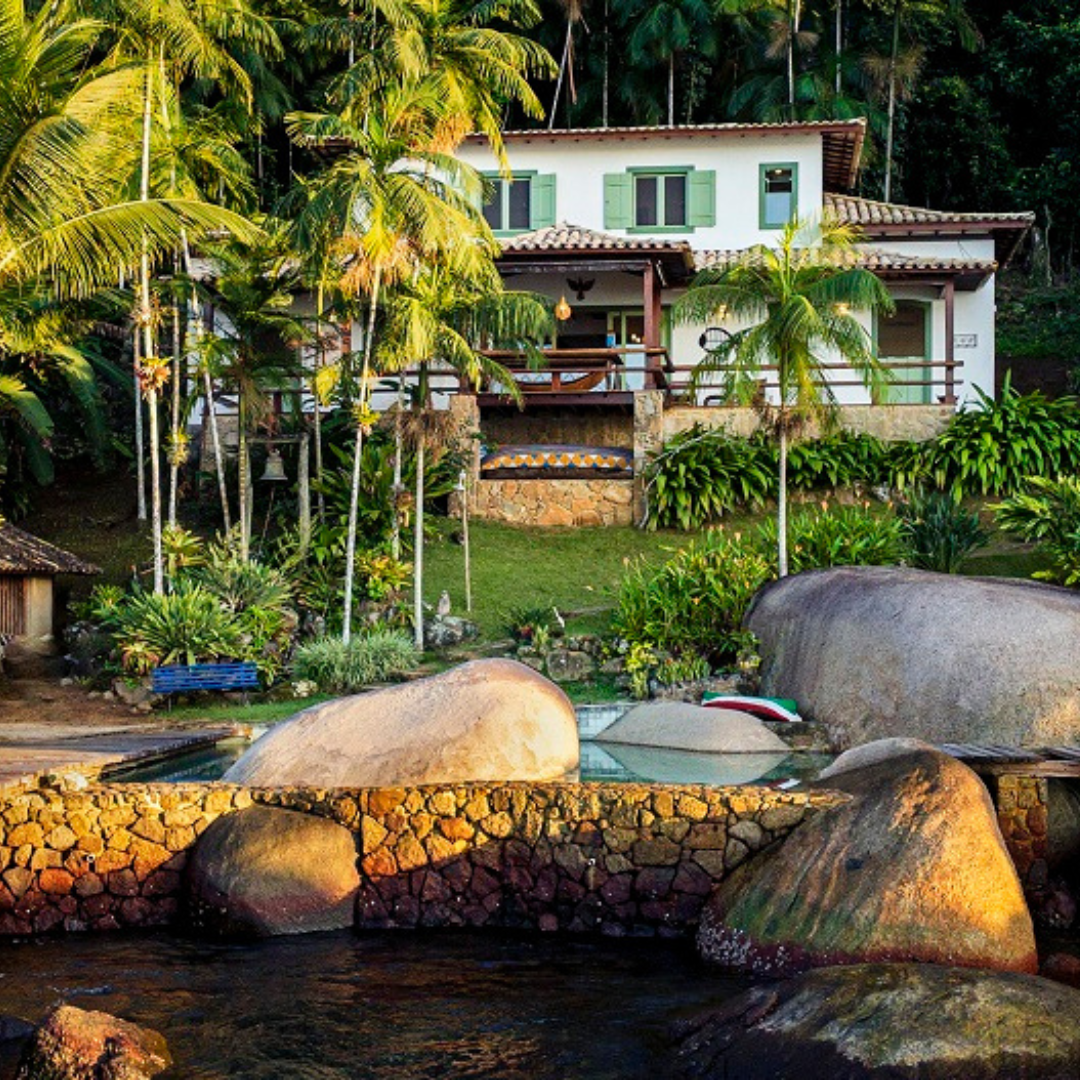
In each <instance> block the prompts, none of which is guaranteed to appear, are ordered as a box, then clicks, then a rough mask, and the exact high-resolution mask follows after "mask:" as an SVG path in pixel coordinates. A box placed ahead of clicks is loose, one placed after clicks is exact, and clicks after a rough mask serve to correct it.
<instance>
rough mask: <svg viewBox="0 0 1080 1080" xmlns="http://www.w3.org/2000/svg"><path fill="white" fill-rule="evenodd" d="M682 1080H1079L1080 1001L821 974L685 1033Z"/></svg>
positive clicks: (962, 975)
mask: <svg viewBox="0 0 1080 1080" xmlns="http://www.w3.org/2000/svg"><path fill="white" fill-rule="evenodd" d="M676 1038H677V1040H678V1046H677V1051H676V1074H677V1076H678V1077H679V1078H680V1080H777V1078H790V1077H796V1078H798V1080H864V1078H866V1080H869V1078H884V1077H887V1078H889V1080H1075V1077H1077V1076H1080V992H1077V991H1076V990H1071V989H1069V988H1068V987H1065V986H1060V985H1057V984H1055V983H1052V982H1049V981H1048V980H1046V979H1039V978H1035V977H1033V976H1030V975H1018V974H1012V973H1008V974H1003V973H993V972H985V971H972V970H970V969H963V968H947V967H935V966H931V965H925V964H866V965H860V966H858V967H848V968H829V969H826V970H819V971H811V972H807V973H806V974H804V975H800V976H798V977H797V978H794V979H792V980H790V981H789V982H785V983H781V984H779V985H773V986H757V987H754V988H753V989H751V990H749V991H747V992H746V993H744V994H741V995H739V996H738V997H737V998H734V999H732V1000H730V1001H728V1002H726V1003H725V1004H724V1005H723V1006H722V1007H721V1008H720V1009H718V1010H715V1011H714V1012H712V1013H707V1014H704V1015H702V1016H699V1017H697V1018H695V1019H693V1020H690V1021H688V1022H684V1023H683V1024H681V1025H679V1027H678V1028H677V1029H676Z"/></svg>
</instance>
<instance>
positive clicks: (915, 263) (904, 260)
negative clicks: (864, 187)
mask: <svg viewBox="0 0 1080 1080" xmlns="http://www.w3.org/2000/svg"><path fill="white" fill-rule="evenodd" d="M747 250H749V249H744V250H742V251H698V252H695V253H694V264H695V266H696V268H697V269H698V270H710V269H713V268H714V267H716V268H719V267H724V266H730V265H732V264H733V263H735V262H736V261H737V260H738V259H739V258H740V257H742V256H743V255H745V254H746V251H747ZM853 261H854V263H855V265H857V266H861V267H863V268H864V269H866V270H875V271H881V272H883V273H887V272H889V271H904V270H907V271H918V270H928V271H934V270H942V271H952V272H954V273H983V274H990V273H993V272H994V271H995V270H996V269H997V263H996V262H994V260H993V259H945V258H938V257H935V256H928V255H902V254H899V253H897V252H895V251H880V250H877V249H875V248H862V249H856V253H855V258H854V260H853Z"/></svg>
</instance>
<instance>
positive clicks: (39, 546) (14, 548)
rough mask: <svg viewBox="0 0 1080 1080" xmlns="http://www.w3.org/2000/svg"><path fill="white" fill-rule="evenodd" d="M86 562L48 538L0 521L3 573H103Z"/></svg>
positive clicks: (0, 563) (47, 575) (0, 558)
mask: <svg viewBox="0 0 1080 1080" xmlns="http://www.w3.org/2000/svg"><path fill="white" fill-rule="evenodd" d="M100 573H101V571H100V570H99V569H98V568H97V567H96V566H94V565H93V563H88V562H84V561H83V560H82V559H80V558H78V557H77V556H75V555H72V554H71V552H70V551H64V549H63V548H58V547H57V546H56V545H55V544H50V543H48V541H46V540H39V539H38V538H37V537H36V536H31V535H30V533H28V532H23V530H22V529H17V528H15V526H14V525H9V524H8V523H7V522H0V574H25V575H36V576H41V577H51V576H52V575H53V574H100Z"/></svg>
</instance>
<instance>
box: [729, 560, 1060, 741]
mask: <svg viewBox="0 0 1080 1080" xmlns="http://www.w3.org/2000/svg"><path fill="white" fill-rule="evenodd" d="M746 626H747V628H748V629H750V630H752V631H753V632H754V633H755V634H757V636H758V637H759V639H760V641H761V646H760V651H761V655H762V669H761V670H762V692H763V693H766V694H771V695H783V696H785V697H792V698H794V699H795V700H796V701H798V703H799V711H800V713H801V714H802V715H803V716H804V717H806V718H807V719H809V720H816V721H819V722H821V723H822V724H824V725H825V727H826V728H827V730H828V733H829V736H830V738H831V740H832V741H833V744H834V745H835V746H836V747H837V748H838V749H845V748H847V747H850V746H856V745H858V744H859V743H863V742H867V741H869V740H871V739H878V738H883V737H885V736H889V735H906V736H913V737H916V738H920V739H926V740H927V741H929V742H932V743H943V742H967V743H998V744H1004V745H1011V746H1025V745H1027V746H1034V745H1042V746H1047V745H1051V746H1053V745H1066V744H1070V743H1075V742H1077V741H1080V677H1078V675H1077V672H1080V594H1078V593H1077V592H1075V591H1073V590H1069V589H1061V588H1057V587H1055V586H1052V585H1041V584H1038V583H1036V582H1027V581H1016V580H1006V579H988V578H964V577H957V576H955V575H948V574H931V573H926V572H924V571H919V570H904V569H893V568H885V567H869V566H860V567H840V568H836V569H831V570H817V571H811V572H809V573H805V574H797V575H794V576H793V577H788V578H784V579H783V580H782V581H779V582H776V583H775V584H772V585H769V586H767V587H766V588H764V589H763V590H762V591H761V592H760V593H758V595H757V596H756V597H755V599H754V603H753V605H752V607H751V610H750V612H749V614H748V615H747V620H746Z"/></svg>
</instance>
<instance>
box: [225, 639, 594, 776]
mask: <svg viewBox="0 0 1080 1080" xmlns="http://www.w3.org/2000/svg"><path fill="white" fill-rule="evenodd" d="M577 764H578V735H577V717H576V716H575V714H574V707H573V705H572V704H571V702H570V699H569V698H568V697H567V696H566V695H565V694H564V693H563V692H562V691H561V690H560V689H559V688H558V687H557V686H556V685H555V684H554V683H552V682H550V681H549V680H547V679H545V678H544V677H543V676H542V675H539V674H538V673H537V672H535V671H533V670H532V669H530V668H528V667H526V666H525V665H524V664H519V663H517V662H516V661H514V660H473V661H471V662H470V663H467V664H462V665H460V666H459V667H456V668H453V669H452V670H450V671H447V672H445V673H443V674H442V675H435V676H432V677H431V678H428V679H417V680H416V681H414V682H410V683H405V684H403V685H402V686H395V687H392V688H391V689H389V690H377V691H372V692H371V693H367V694H358V695H356V696H354V697H346V698H338V699H336V700H334V701H328V702H325V703H324V704H321V705H316V706H314V707H312V708H310V709H306V710H304V712H302V713H299V714H298V715H296V716H294V717H293V718H292V719H291V720H288V721H286V722H285V723H283V724H279V725H277V726H276V727H275V728H274V729H273V730H272V731H270V732H269V733H267V734H266V735H264V736H263V737H262V738H261V739H259V740H258V742H256V743H255V744H254V745H253V746H252V747H251V749H249V750H248V751H247V752H246V753H245V754H244V755H243V756H242V757H241V758H240V759H239V761H237V762H236V764H235V765H233V766H232V768H230V769H229V771H228V772H227V773H226V774H225V779H226V780H228V781H231V782H233V783H240V784H248V785H251V786H256V787H288V786H290V785H300V786H304V785H308V786H314V787H389V786H395V785H413V784H440V783H449V784H453V783H464V782H466V781H470V780H555V779H558V778H559V777H560V776H563V775H564V774H565V773H567V772H568V771H569V770H571V769H575V768H577Z"/></svg>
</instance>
